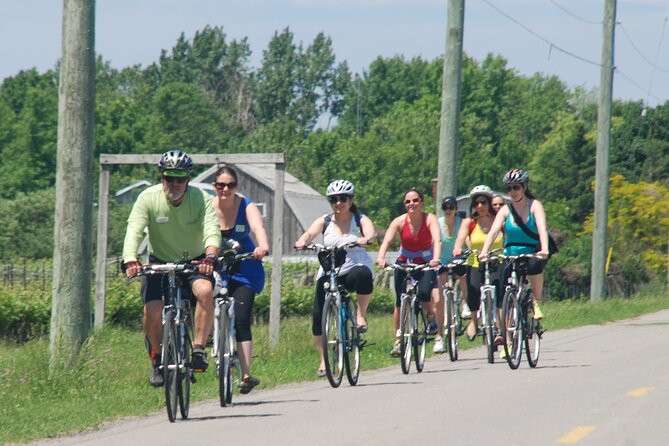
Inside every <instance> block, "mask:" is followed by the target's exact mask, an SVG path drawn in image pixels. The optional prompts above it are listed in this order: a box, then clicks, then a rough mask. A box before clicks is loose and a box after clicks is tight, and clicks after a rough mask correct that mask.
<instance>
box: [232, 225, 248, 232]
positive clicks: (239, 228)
mask: <svg viewBox="0 0 669 446" xmlns="http://www.w3.org/2000/svg"><path fill="white" fill-rule="evenodd" d="M244 231H246V225H235V232H244Z"/></svg>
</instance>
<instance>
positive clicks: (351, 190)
mask: <svg viewBox="0 0 669 446" xmlns="http://www.w3.org/2000/svg"><path fill="white" fill-rule="evenodd" d="M354 194H355V186H354V185H353V183H351V182H350V181H348V180H335V181H333V182H332V183H330V185H329V186H328V189H327V191H326V195H327V196H328V197H331V196H332V195H354Z"/></svg>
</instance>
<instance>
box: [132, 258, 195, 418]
mask: <svg viewBox="0 0 669 446" xmlns="http://www.w3.org/2000/svg"><path fill="white" fill-rule="evenodd" d="M196 272H197V264H196V263H193V262H175V263H163V264H147V265H142V271H141V273H140V274H141V275H152V274H161V275H164V276H166V280H167V286H166V289H165V292H164V293H163V315H162V321H163V334H162V349H161V355H162V356H161V358H162V360H161V365H160V368H161V369H162V372H163V380H164V387H165V405H166V407H167V417H168V418H169V420H170V422H174V421H175V420H176V416H177V405H178V406H179V411H180V413H181V418H182V419H184V420H185V419H187V418H188V413H189V411H190V385H191V383H194V382H195V375H194V373H193V370H192V369H191V356H192V349H193V347H192V343H191V341H192V339H193V308H192V306H191V301H190V300H189V299H183V298H182V296H181V286H182V283H183V281H184V279H185V278H186V277H187V276H189V275H191V274H193V273H196Z"/></svg>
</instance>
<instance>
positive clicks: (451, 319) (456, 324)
mask: <svg viewBox="0 0 669 446" xmlns="http://www.w3.org/2000/svg"><path fill="white" fill-rule="evenodd" d="M444 294H445V295H446V296H445V299H446V300H445V303H446V339H448V356H449V358H451V361H457V360H458V344H459V341H458V339H459V335H460V333H459V332H460V323H461V322H460V317H459V316H460V315H459V313H458V304H457V302H456V299H455V293H454V292H453V290H447V291H446V292H445V293H444Z"/></svg>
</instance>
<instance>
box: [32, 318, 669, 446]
mask: <svg viewBox="0 0 669 446" xmlns="http://www.w3.org/2000/svg"><path fill="white" fill-rule="evenodd" d="M668 339H669V311H662V312H658V313H654V314H651V315H647V316H643V317H641V318H638V319H632V320H627V321H621V322H617V323H612V324H608V325H603V326H588V327H583V328H578V329H571V330H564V331H559V332H548V333H546V334H545V335H544V341H543V343H542V354H541V358H540V360H539V366H538V367H537V368H536V369H530V368H529V367H528V366H527V363H526V362H525V360H524V359H523V363H522V364H521V366H520V368H519V369H518V370H516V371H512V370H510V369H509V368H508V366H507V365H506V363H496V364H494V365H490V364H488V363H487V362H486V361H485V359H484V355H485V351H484V350H483V349H482V348H476V349H472V350H468V351H465V352H461V359H460V360H459V361H457V362H455V363H451V362H450V361H449V360H448V357H447V355H441V356H439V357H435V358H430V359H428V361H427V363H426V366H425V370H424V371H423V373H420V374H418V373H415V371H413V370H412V372H411V373H410V374H409V375H403V374H402V372H401V371H400V368H399V364H398V365H397V366H396V367H392V368H388V369H383V370H379V371H372V372H362V373H361V376H360V380H359V384H358V386H357V387H350V386H348V384H347V383H346V381H345V382H344V384H342V386H341V387H340V388H339V389H332V388H331V387H330V386H329V384H328V383H327V381H318V382H310V383H305V384H295V385H287V386H282V387H279V388H276V389H270V390H265V391H258V392H253V393H251V394H249V395H245V396H241V395H240V396H236V397H235V402H236V404H234V405H233V406H232V407H227V408H221V407H220V406H219V405H218V403H217V402H215V401H212V402H207V403H202V404H198V405H196V406H194V407H193V408H192V409H191V419H190V420H188V421H185V422H184V421H177V422H176V423H173V424H171V423H169V422H168V421H167V417H166V415H165V413H164V411H163V412H160V413H156V414H153V415H150V416H146V417H140V418H132V419H128V420H124V421H120V422H115V423H112V424H109V425H106V426H104V427H103V428H101V429H100V430H98V431H95V432H91V433H87V434H82V435H78V436H75V437H67V438H62V439H57V440H51V441H47V442H42V443H39V444H41V445H81V444H95V445H110V446H130V445H147V444H151V445H161V446H162V445H179V446H184V445H205V444H237V445H263V446H266V445H338V444H355V443H353V442H357V444H359V445H365V444H371V445H377V444H379V445H381V444H383V445H400V444H402V445H406V444H409V445H411V446H423V445H424V446H432V445H438V444H445V445H458V446H463V445H514V446H525V445H527V446H542V445H553V444H579V445H606V446H611V445H621V446H641V445H669V421H668V420H667V415H668V414H669V379H668V376H669V374H668V370H669V352H668V349H667V341H668ZM464 342H467V341H466V340H465V341H464ZM476 342H478V340H477V341H476ZM363 365H364V363H363ZM224 436H226V437H227V439H226V438H224Z"/></svg>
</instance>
